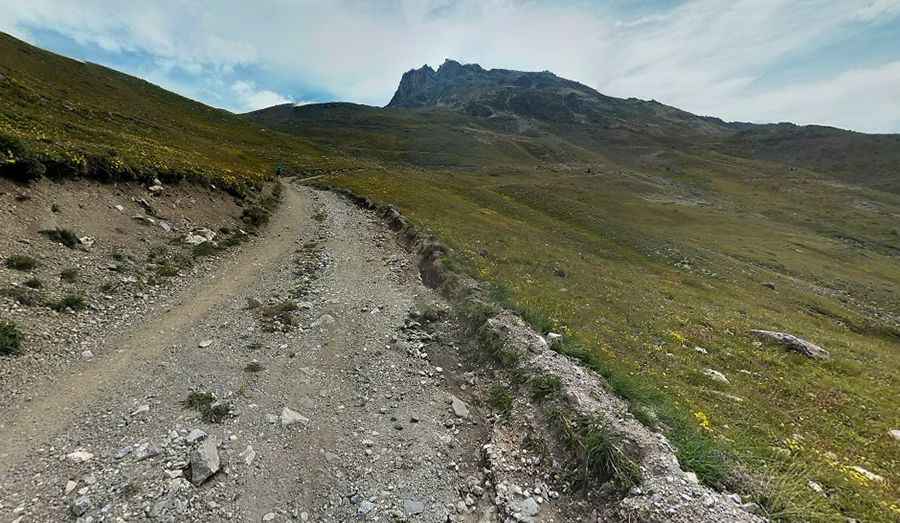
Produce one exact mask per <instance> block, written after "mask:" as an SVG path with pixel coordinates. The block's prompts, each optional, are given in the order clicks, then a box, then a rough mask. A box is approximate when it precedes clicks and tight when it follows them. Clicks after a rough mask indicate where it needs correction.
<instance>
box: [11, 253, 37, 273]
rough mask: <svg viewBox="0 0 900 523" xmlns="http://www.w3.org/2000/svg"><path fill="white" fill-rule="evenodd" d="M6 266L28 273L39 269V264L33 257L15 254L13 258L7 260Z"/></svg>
mask: <svg viewBox="0 0 900 523" xmlns="http://www.w3.org/2000/svg"><path fill="white" fill-rule="evenodd" d="M4 264H5V265H6V268H7V269H13V270H16V271H23V272H27V271H30V270H32V269H34V268H35V267H37V265H38V262H37V260H35V259H34V258H32V257H31V256H25V255H22V254H13V255H12V256H9V257H8V258H6V261H5V262H4Z"/></svg>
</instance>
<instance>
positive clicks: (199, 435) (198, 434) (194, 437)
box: [184, 429, 207, 445]
mask: <svg viewBox="0 0 900 523" xmlns="http://www.w3.org/2000/svg"><path fill="white" fill-rule="evenodd" d="M206 436H207V434H206V432H204V431H202V430H200V429H194V430H192V431H190V432H188V435H187V436H185V437H184V441H186V442H188V444H190V445H193V444H194V443H197V442H198V441H200V440H202V439H205V438H206Z"/></svg>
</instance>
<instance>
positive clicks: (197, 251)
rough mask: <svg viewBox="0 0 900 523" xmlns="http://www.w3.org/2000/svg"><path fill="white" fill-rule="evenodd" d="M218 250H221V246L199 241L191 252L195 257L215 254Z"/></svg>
mask: <svg viewBox="0 0 900 523" xmlns="http://www.w3.org/2000/svg"><path fill="white" fill-rule="evenodd" d="M217 252H219V248H218V247H217V246H215V245H214V244H213V243H212V242H203V243H199V244H197V245H194V247H193V248H192V249H191V254H192V255H193V256H194V258H202V257H204V256H212V255H213V254H216V253H217Z"/></svg>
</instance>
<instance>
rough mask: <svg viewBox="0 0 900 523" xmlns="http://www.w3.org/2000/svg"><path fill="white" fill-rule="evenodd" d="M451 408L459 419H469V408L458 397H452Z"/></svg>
mask: <svg viewBox="0 0 900 523" xmlns="http://www.w3.org/2000/svg"><path fill="white" fill-rule="evenodd" d="M450 407H451V408H452V409H453V413H454V414H456V416H457V417H458V418H468V417H469V407H468V406H467V405H466V403H465V402H464V401H463V400H461V399H459V398H457V397H456V396H450Z"/></svg>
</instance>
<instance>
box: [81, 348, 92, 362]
mask: <svg viewBox="0 0 900 523" xmlns="http://www.w3.org/2000/svg"><path fill="white" fill-rule="evenodd" d="M81 357H82V358H83V359H86V360H92V359H94V353H93V352H91V351H89V350H86V351H83V352H82V353H81Z"/></svg>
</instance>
